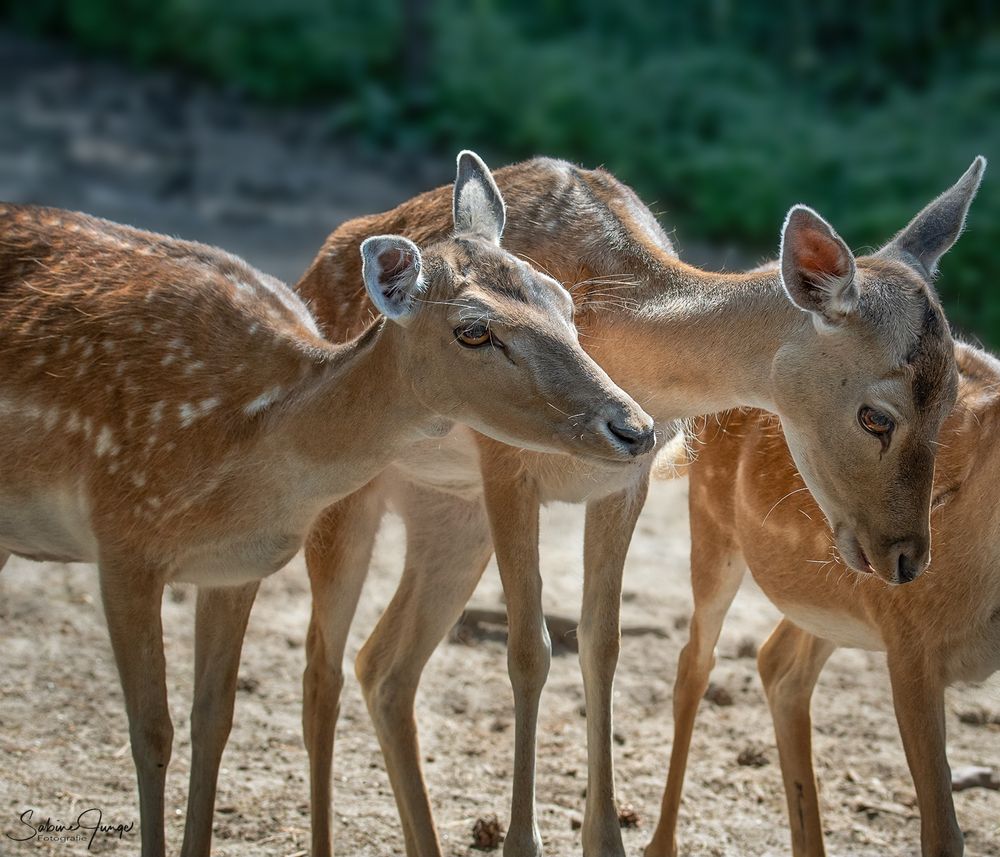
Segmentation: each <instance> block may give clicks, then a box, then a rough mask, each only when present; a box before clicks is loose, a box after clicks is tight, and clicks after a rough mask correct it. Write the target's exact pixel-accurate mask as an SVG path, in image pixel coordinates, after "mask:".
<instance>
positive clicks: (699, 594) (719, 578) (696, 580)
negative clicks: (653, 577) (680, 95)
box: [645, 491, 745, 857]
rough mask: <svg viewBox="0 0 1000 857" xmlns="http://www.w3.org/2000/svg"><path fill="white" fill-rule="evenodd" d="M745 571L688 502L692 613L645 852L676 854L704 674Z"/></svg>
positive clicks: (663, 856) (725, 539)
mask: <svg viewBox="0 0 1000 857" xmlns="http://www.w3.org/2000/svg"><path fill="white" fill-rule="evenodd" d="M692 497H694V492H693V491H692ZM744 571H745V567H744V565H743V562H742V559H741V558H740V557H739V555H738V550H737V548H736V546H735V545H734V544H733V543H732V541H731V539H730V538H729V536H728V535H727V534H726V533H725V532H723V531H722V530H721V529H720V528H719V527H718V526H717V525H716V524H715V523H714V522H713V520H712V518H711V515H709V514H706V513H705V512H703V511H702V510H700V509H699V508H698V507H697V506H696V504H695V503H694V502H692V503H691V589H692V593H693V595H694V614H693V616H692V618H691V629H690V631H689V637H688V642H687V645H685V646H684V648H683V649H682V650H681V654H680V658H679V660H678V663H677V678H676V679H675V680H674V743H673V746H672V747H671V750H670V772H669V774H668V775H667V785H666V788H665V789H664V791H663V800H662V802H661V805H660V820H659V822H658V823H657V825H656V830H655V831H654V832H653V838H652V840H651V841H650V843H649V845H647V846H646V851H645V855H646V857H675V855H676V854H677V819H678V815H679V813H680V805H681V792H682V791H683V789H684V772H685V770H686V769H687V760H688V751H689V750H690V748H691V735H692V733H693V732H694V722H695V718H696V717H697V715H698V705H699V703H700V702H701V699H702V697H703V696H704V695H705V690H706V689H707V688H708V679H709V676H710V675H711V672H712V669H713V667H714V666H715V645H716V643H717V642H718V641H719V633H720V632H721V631H722V623H723V621H724V620H725V618H726V613H728V612H729V605H730V604H732V602H733V598H734V597H735V595H736V591H737V590H738V589H739V586H740V581H741V580H742V579H743V574H744Z"/></svg>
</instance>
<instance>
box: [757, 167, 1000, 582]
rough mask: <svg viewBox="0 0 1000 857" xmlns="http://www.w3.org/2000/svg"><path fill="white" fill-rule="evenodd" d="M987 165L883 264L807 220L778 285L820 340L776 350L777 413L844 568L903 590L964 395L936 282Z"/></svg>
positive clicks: (923, 544)
mask: <svg viewBox="0 0 1000 857" xmlns="http://www.w3.org/2000/svg"><path fill="white" fill-rule="evenodd" d="M985 165H986V162H985V160H984V159H983V158H977V159H976V160H975V162H974V163H973V164H972V166H971V167H970V168H969V170H968V171H967V172H966V173H965V174H964V175H963V176H962V178H961V179H959V181H958V182H957V183H956V184H955V185H954V186H953V187H952V188H951V189H949V190H948V191H946V192H945V193H944V194H942V195H941V196H940V197H938V198H937V199H936V200H934V201H933V202H932V203H930V205H928V206H927V207H926V208H925V209H924V210H923V211H921V212H920V213H919V214H918V215H917V216H916V217H915V218H914V219H913V220H912V221H911V222H910V224H909V225H908V226H907V227H906V228H905V229H903V230H902V231H901V232H900V233H899V234H898V235H896V237H895V238H893V239H892V241H890V242H889V243H888V244H887V245H886V246H885V247H883V248H882V249H881V250H879V251H878V252H877V253H875V254H873V255H870V256H864V257H861V258H857V259H856V258H855V257H854V255H853V254H852V253H851V251H850V250H849V249H848V247H847V245H846V244H845V243H844V242H843V240H841V238H840V237H839V236H838V235H837V233H836V232H835V231H834V230H833V228H832V227H831V226H830V225H829V224H828V223H827V222H826V221H825V220H823V218H821V217H820V216H819V215H818V214H816V213H815V212H814V211H812V210H811V209H808V208H806V207H804V206H796V207H795V208H793V209H792V210H791V212H790V213H789V215H788V218H787V220H786V221H785V225H784V230H783V233H782V245H781V258H780V274H781V281H782V284H783V285H784V288H785V291H786V292H787V295H788V297H789V299H790V300H791V301H792V302H793V303H794V304H795V305H796V306H798V307H799V308H800V309H802V310H803V311H804V312H806V313H809V314H810V315H811V317H812V321H813V328H814V331H813V335H810V336H807V337H805V338H797V339H795V340H794V341H793V342H789V343H787V344H786V345H784V346H783V347H781V348H780V349H779V350H778V353H777V355H776V357H775V360H774V363H773V366H772V384H773V391H774V397H775V404H776V410H777V412H778V414H779V415H780V416H781V420H782V424H783V427H784V432H785V436H786V438H787V440H788V445H789V448H790V449H791V451H792V456H793V458H794V459H795V463H796V465H797V467H798V468H799V471H800V472H801V474H802V476H803V478H804V479H805V481H806V484H807V485H808V486H809V488H810V489H811V490H812V492H813V494H814V496H815V497H816V499H817V501H818V502H819V504H820V506H821V508H822V509H823V512H824V514H825V515H826V517H827V519H828V520H829V523H830V526H831V527H832V529H833V533H834V536H835V539H836V543H837V547H838V549H839V551H840V553H841V555H842V556H843V558H844V559H845V561H846V562H847V563H848V564H849V565H851V566H852V567H853V568H854V569H856V570H858V571H874V572H876V573H877V574H878V575H879V576H881V577H883V578H885V579H886V580H888V581H890V582H894V583H906V582H908V581H910V580H913V579H914V578H915V577H917V576H918V575H919V574H920V573H921V572H922V571H923V570H924V569H925V568H926V567H927V564H928V562H929V561H930V498H931V489H932V479H933V475H934V458H935V443H936V440H937V436H938V431H939V430H940V428H941V425H942V424H943V422H944V419H945V417H946V416H947V415H948V413H949V411H950V410H951V408H952V406H953V405H954V403H955V399H956V395H957V389H958V374H957V371H956V368H955V359H954V346H953V342H952V338H951V334H950V332H949V329H948V323H947V321H946V320H945V317H944V315H943V313H942V311H941V306H940V303H939V302H938V299H937V297H936V295H935V292H934V289H933V287H932V285H931V281H932V278H933V276H934V274H935V272H936V269H937V263H938V260H939V259H940V258H941V256H942V255H943V254H944V253H945V251H947V250H948V248H949V247H951V245H952V244H953V243H954V242H955V240H956V239H957V238H958V236H959V235H960V234H961V232H962V228H963V226H964V224H965V217H966V213H967V212H968V208H969V204H970V203H971V202H972V199H973V197H974V196H975V193H976V190H977V188H978V186H979V182H980V179H981V177H982V174H983V170H984V168H985Z"/></svg>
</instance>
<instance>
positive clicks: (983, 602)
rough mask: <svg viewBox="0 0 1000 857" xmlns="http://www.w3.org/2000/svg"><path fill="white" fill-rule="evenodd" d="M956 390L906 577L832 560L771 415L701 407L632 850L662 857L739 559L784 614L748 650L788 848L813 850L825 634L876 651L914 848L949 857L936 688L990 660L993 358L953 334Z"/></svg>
mask: <svg viewBox="0 0 1000 857" xmlns="http://www.w3.org/2000/svg"><path fill="white" fill-rule="evenodd" d="M956 357H957V359H958V365H959V370H960V373H961V376H960V377H961V381H960V387H959V395H958V403H957V405H956V407H955V408H954V410H953V411H952V412H951V415H950V416H949V417H948V419H947V421H946V422H945V424H944V428H943V429H942V430H941V435H940V451H939V454H938V458H937V473H936V476H935V480H934V495H933V497H934V500H933V504H934V506H933V508H934V510H933V512H932V514H931V523H932V526H933V528H934V561H933V562H932V563H931V564H930V566H929V567H928V568H927V570H926V572H925V573H924V574H923V575H922V576H921V577H920V578H919V579H918V580H916V581H915V582H913V583H907V584H906V585H905V586H892V585H886V584H885V582H883V581H882V580H879V579H878V578H877V577H875V576H874V575H866V576H860V575H857V574H854V573H847V572H848V569H847V568H845V564H844V562H843V561H842V558H841V557H839V556H838V555H837V552H836V550H835V548H834V545H833V544H832V541H831V539H830V534H829V532H828V531H827V529H826V527H824V526H823V521H822V516H821V514H820V512H819V510H818V509H817V507H816V503H815V501H814V499H813V498H812V497H811V496H810V494H809V493H808V492H807V491H805V490H804V485H803V482H802V479H801V477H800V476H799V474H798V472H797V471H796V468H795V464H794V462H793V461H792V459H791V457H790V456H789V454H788V449H787V447H786V446H785V444H784V442H783V441H782V439H781V436H780V433H779V432H778V429H777V426H776V423H775V420H774V418H773V417H771V416H770V415H766V414H762V413H760V412H758V411H748V412H743V413H737V412H730V413H727V414H723V415H721V416H720V417H718V418H715V417H711V418H708V419H706V421H705V423H704V425H703V426H702V428H701V430H700V431H699V432H698V433H697V435H696V437H695V438H694V439H693V443H692V444H691V448H692V451H693V459H694V460H693V461H692V463H691V464H690V467H688V468H686V469H687V470H688V472H689V473H690V478H691V487H690V503H689V505H690V509H691V585H692V589H693V592H694V615H693V618H692V621H691V625H690V639H689V641H688V643H687V645H686V646H685V647H684V649H683V651H682V652H681V656H680V662H679V664H678V669H677V679H676V683H675V685H674V702H673V705H674V742H673V745H672V747H671V756H670V774H669V777H668V780H667V786H666V791H665V792H664V795H663V806H662V809H661V815H660V820H659V824H658V826H657V828H656V832H655V834H654V836H653V839H652V842H651V843H650V845H649V847H647V849H646V857H668V855H670V857H673V855H676V854H677V853H678V852H677V844H676V829H677V820H678V812H679V808H680V800H681V790H682V787H683V783H684V769H685V767H686V765H687V757H688V749H689V747H690V742H691V734H692V731H693V729H694V721H695V715H696V713H697V710H698V703H699V701H700V699H701V697H702V695H703V694H704V692H705V688H706V687H707V685H708V679H709V674H710V672H711V669H712V667H713V665H714V663H715V655H714V651H715V645H716V642H717V640H718V637H719V633H720V631H721V629H722V623H723V620H724V619H725V616H726V612H727V611H728V609H729V605H730V604H731V603H732V600H733V597H734V596H735V594H736V591H737V589H738V588H739V585H740V581H741V580H742V578H743V575H744V573H745V571H746V568H747V567H749V569H750V573H751V574H752V575H753V578H754V580H756V581H757V583H758V584H759V585H760V588H761V589H762V590H763V591H764V593H765V594H766V595H767V596H768V597H769V598H770V599H771V601H772V602H774V604H775V606H776V607H777V608H778V609H779V610H781V611H782V612H783V613H784V614H785V616H786V617H787V618H785V619H783V620H782V621H781V622H780V624H779V625H778V627H777V628H776V629H775V630H774V632H773V633H772V634H771V636H770V638H769V639H768V640H767V642H766V643H765V644H764V646H763V647H762V648H761V650H760V653H759V656H758V666H759V669H760V676H761V679H762V680H763V683H764V689H765V692H766V694H767V701H768V704H769V705H770V708H771V714H772V717H773V720H774V732H775V736H776V738H777V743H778V750H779V755H780V757H781V774H782V778H783V780H784V784H785V793H786V797H787V799H788V818H789V823H790V825H791V834H792V852H793V854H794V855H795V857H822V855H823V854H824V853H825V850H824V846H823V825H822V823H821V821H820V812H819V800H818V796H817V790H816V779H815V776H814V774H813V767H812V745H811V739H810V731H811V722H810V714H809V703H810V699H811V697H812V692H813V688H814V686H815V684H816V680H817V679H818V678H819V675H820V672H821V671H822V669H823V666H824V664H825V663H826V660H827V658H829V657H830V654H831V653H832V652H833V651H834V649H836V648H837V647H838V646H846V647H850V648H862V649H870V650H875V651H884V652H885V653H886V656H887V660H888V666H889V676H890V680H891V685H892V698H893V702H894V705H895V709H896V718H897V720H898V722H899V730H900V733H901V735H902V739H903V747H904V749H905V751H906V758H907V761H908V762H909V766H910V772H911V774H912V776H913V782H914V785H915V786H916V792H917V805H918V807H919V810H920V818H921V834H920V839H921V846H922V853H923V855H924V857H959V855H961V854H962V852H963V842H962V830H961V828H960V827H959V825H958V821H957V820H956V818H955V807H954V804H953V801H952V796H951V776H950V772H949V768H948V759H947V756H946V753H945V718H944V690H945V688H946V687H947V686H948V685H949V684H952V683H953V682H956V681H983V680H985V679H986V678H987V677H988V676H989V675H991V674H992V673H994V672H996V671H997V670H1000V537H998V534H1000V504H998V503H997V502H996V485H997V480H998V477H1000V444H998V443H997V436H998V434H997V433H998V431H1000V361H997V360H996V359H994V358H993V357H991V356H990V355H988V354H986V353H985V352H983V351H980V350H979V349H976V348H972V347H970V346H967V345H957V346H956Z"/></svg>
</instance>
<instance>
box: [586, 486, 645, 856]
mask: <svg viewBox="0 0 1000 857" xmlns="http://www.w3.org/2000/svg"><path fill="white" fill-rule="evenodd" d="M647 488H648V474H643V476H642V479H641V481H640V482H639V484H637V485H636V486H634V487H633V488H630V489H628V490H626V491H621V492H618V493H616V494H612V495H610V496H608V497H603V498H601V499H599V500H594V501H592V502H590V503H588V504H587V523H586V530H585V537H584V547H583V568H584V578H583V607H582V610H581V615H580V627H579V630H578V632H577V633H578V636H579V641H580V667H581V669H582V671H583V688H584V695H585V699H586V705H587V806H586V810H585V812H584V817H583V853H584V854H585V855H587V857H609V855H624V853H625V849H624V846H623V845H622V837H621V828H620V827H619V824H618V807H617V805H616V803H615V772H614V758H613V749H612V694H613V688H614V678H615V668H616V667H617V665H618V652H619V648H620V644H621V595H622V572H623V570H624V568H625V555H626V554H627V553H628V546H629V542H630V541H631V540H632V532H633V530H634V529H635V522H636V520H637V519H638V517H639V512H640V511H642V506H643V503H644V502H645V499H646V491H647Z"/></svg>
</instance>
